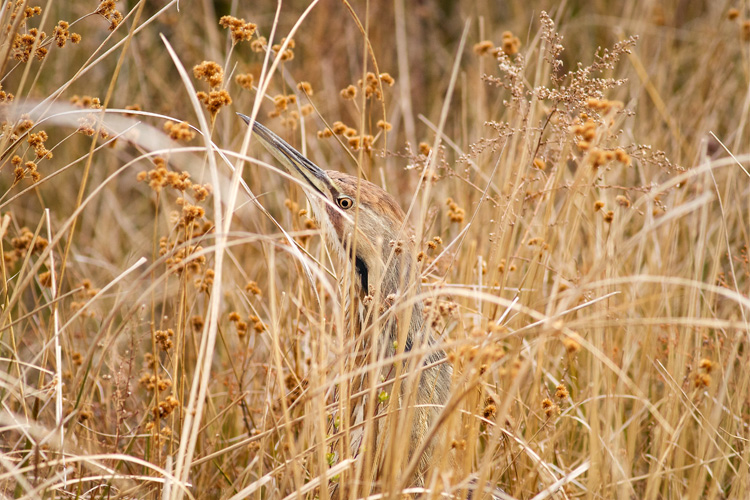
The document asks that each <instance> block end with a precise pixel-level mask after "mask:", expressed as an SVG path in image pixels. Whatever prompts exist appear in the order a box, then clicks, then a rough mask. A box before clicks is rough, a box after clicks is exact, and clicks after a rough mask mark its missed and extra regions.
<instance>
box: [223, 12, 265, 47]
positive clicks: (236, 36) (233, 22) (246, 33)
mask: <svg viewBox="0 0 750 500" xmlns="http://www.w3.org/2000/svg"><path fill="white" fill-rule="evenodd" d="M219 24H220V25H221V26H222V27H223V28H229V31H230V33H231V34H232V44H233V45H234V44H237V43H239V42H242V41H248V40H250V39H252V38H253V34H254V33H255V29H256V28H257V27H258V26H257V25H255V24H253V23H248V22H246V21H245V20H244V19H238V18H236V17H234V16H222V17H221V19H219Z"/></svg>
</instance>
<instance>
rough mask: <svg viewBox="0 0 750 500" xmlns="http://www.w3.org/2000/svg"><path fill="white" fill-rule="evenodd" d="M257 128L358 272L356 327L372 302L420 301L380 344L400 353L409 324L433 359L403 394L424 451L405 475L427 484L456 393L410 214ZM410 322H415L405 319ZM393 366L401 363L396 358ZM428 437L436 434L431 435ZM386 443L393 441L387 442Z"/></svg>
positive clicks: (385, 331)
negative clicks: (443, 418) (426, 297)
mask: <svg viewBox="0 0 750 500" xmlns="http://www.w3.org/2000/svg"><path fill="white" fill-rule="evenodd" d="M240 116H241V117H242V118H243V119H244V120H245V121H246V122H247V123H249V122H250V119H249V118H248V117H247V116H244V115H240ZM253 132H254V133H255V136H256V137H257V138H258V139H259V140H260V142H261V143H262V144H263V146H265V148H266V149H267V150H268V151H269V152H270V153H271V154H272V155H273V156H274V157H275V158H276V159H277V160H278V161H279V162H280V163H281V164H282V165H283V166H284V167H285V168H286V170H287V171H288V172H289V174H290V175H292V176H293V177H294V178H296V179H297V180H298V181H299V183H300V185H301V186H302V187H303V189H304V191H305V195H306V196H307V199H308V200H309V202H310V206H311V208H312V211H313V215H314V217H315V219H316V221H317V223H318V225H319V226H320V227H321V229H322V231H323V233H324V237H325V242H326V244H327V245H328V247H329V251H330V252H331V253H332V254H335V255H337V256H339V257H340V259H341V261H342V262H343V263H344V264H348V266H346V269H348V270H352V271H353V272H348V273H344V276H354V277H355V279H354V283H353V284H352V283H348V284H349V285H353V286H345V287H344V288H345V289H346V290H350V289H352V288H353V290H354V292H355V293H354V296H352V297H347V300H346V301H345V302H346V303H348V304H351V302H350V301H356V302H357V309H358V314H355V315H354V316H355V319H354V321H357V322H358V323H359V324H357V325H356V326H357V328H356V329H355V330H356V331H364V329H365V328H366V327H367V326H368V321H370V322H371V321H372V320H371V319H368V318H371V317H372V315H373V314H374V313H373V311H372V310H369V311H368V308H367V306H366V305H365V304H366V303H370V304H372V303H375V304H378V303H380V304H383V303H388V302H389V301H392V300H393V297H397V299H396V300H398V297H402V298H403V297H404V296H405V295H406V293H405V292H406V291H407V290H408V296H410V297H412V299H413V300H412V303H413V305H412V306H411V307H410V310H409V309H407V310H406V313H405V314H400V315H396V316H395V317H391V318H388V319H385V320H383V321H381V322H379V323H378V324H379V325H380V327H379V332H378V343H379V346H380V347H379V352H380V353H381V357H380V359H386V358H388V357H391V356H393V355H394V354H395V353H396V352H397V346H398V340H399V333H400V331H399V330H400V329H399V324H401V325H402V329H401V333H402V335H401V338H402V342H403V346H404V347H403V351H406V352H408V351H412V350H413V349H415V348H421V349H422V350H423V352H426V353H427V354H425V359H423V360H421V366H419V365H417V366H414V364H412V365H411V366H412V368H419V370H420V373H419V374H418V375H416V376H414V377H412V378H411V380H414V381H416V387H415V388H413V389H409V388H403V389H402V390H401V391H400V395H399V396H398V397H399V399H400V402H401V409H400V411H404V408H405V407H406V406H407V405H406V404H405V399H408V398H407V397H406V396H404V394H407V393H409V391H411V392H410V394H412V396H410V399H411V401H410V403H409V406H411V408H412V411H413V417H412V420H411V431H410V434H411V436H410V439H411V441H410V443H409V456H408V459H409V460H411V459H412V458H413V456H414V454H415V453H416V452H417V451H420V452H421V453H420V456H419V462H418V467H416V468H415V469H414V470H413V472H412V476H411V477H408V478H401V479H400V480H399V482H402V483H411V484H420V483H421V482H422V481H423V476H424V473H425V472H426V471H427V470H429V467H430V463H431V459H432V450H433V448H434V445H435V443H434V441H435V439H433V436H432V435H431V434H434V433H432V432H431V426H432V425H433V423H435V421H436V417H437V415H438V414H439V412H440V411H441V410H442V408H443V405H444V404H445V402H446V401H447V399H448V394H449V391H450V379H451V372H452V369H451V365H450V363H449V362H448V361H447V359H445V357H446V356H445V353H444V352H443V351H442V350H440V349H439V348H437V347H436V346H435V340H434V338H433V337H432V334H431V332H430V329H429V328H428V327H427V325H425V320H424V317H423V313H424V304H423V303H422V301H420V300H417V299H414V297H416V296H418V295H419V292H420V285H419V284H420V278H419V275H418V272H417V269H416V256H415V250H414V244H413V243H412V242H411V240H410V239H409V238H408V237H407V235H406V234H399V233H401V232H402V228H403V226H404V219H405V214H404V212H403V210H402V209H401V207H400V206H399V205H398V203H397V202H396V200H395V199H394V198H393V196H391V195H390V194H388V193H387V192H386V191H384V190H383V189H381V188H380V187H378V186H376V185H375V184H373V183H371V182H368V181H365V180H359V179H358V178H357V177H354V176H351V175H348V174H344V173H342V172H337V171H335V170H327V171H326V170H323V169H321V168H319V167H318V166H316V165H315V164H314V163H312V162H311V161H310V160H308V159H307V158H305V157H304V156H302V155H301V154H300V153H299V152H297V151H296V150H295V149H294V148H292V147H291V146H290V145H289V144H287V143H286V142H285V141H283V140H282V139H281V138H279V137H278V136H277V135H276V134H274V133H273V132H271V131H270V130H268V129H267V128H266V127H264V126H263V125H261V124H259V123H257V122H256V123H255V124H254V127H253ZM358 184H359V189H358ZM355 221H356V227H355ZM355 232H356V242H355ZM373 296H375V297H374V298H373ZM366 299H367V300H366ZM376 312H377V311H376ZM376 312H375V313H376ZM407 321H408V328H406V325H405V323H406V322H407ZM369 324H372V323H369ZM404 331H405V335H404V334H403V332H404ZM404 337H405V338H404ZM390 365H391V366H393V365H392V362H391V364H390ZM407 380H408V379H407ZM405 385H406V384H405ZM383 434H384V433H383ZM381 435H382V434H381ZM382 439H384V438H381V437H379V438H378V440H379V443H378V445H380V446H382V445H383V443H384V441H382ZM428 439H429V440H430V441H429V442H426V440H428ZM353 441H354V443H353V448H355V447H358V446H360V444H361V443H359V442H357V440H353ZM394 441H395V440H394ZM386 446H391V445H390V444H387V443H386ZM352 452H353V454H355V455H356V454H358V452H359V450H358V449H353V450H352ZM402 465H403V466H405V465H406V463H404V464H402Z"/></svg>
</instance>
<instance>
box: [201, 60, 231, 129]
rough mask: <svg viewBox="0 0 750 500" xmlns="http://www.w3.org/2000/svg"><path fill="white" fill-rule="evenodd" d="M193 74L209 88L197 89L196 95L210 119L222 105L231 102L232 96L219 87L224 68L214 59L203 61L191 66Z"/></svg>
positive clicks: (221, 82)
mask: <svg viewBox="0 0 750 500" xmlns="http://www.w3.org/2000/svg"><path fill="white" fill-rule="evenodd" d="M193 76H195V78H197V79H198V80H205V81H207V82H208V85H209V86H210V87H211V89H210V90H209V91H208V92H203V91H199V92H198V93H197V94H196V95H197V96H198V100H200V101H201V102H202V103H203V105H204V106H205V107H206V109H207V110H208V112H209V114H210V115H211V120H214V119H215V118H216V114H217V113H218V112H219V110H220V109H221V108H223V107H224V106H228V105H230V104H232V98H231V97H230V96H229V92H227V90H226V89H222V88H220V87H221V85H222V84H223V83H224V70H223V69H222V67H221V66H220V65H219V64H218V63H216V62H214V61H203V62H202V63H200V64H198V65H196V66H194V67H193Z"/></svg>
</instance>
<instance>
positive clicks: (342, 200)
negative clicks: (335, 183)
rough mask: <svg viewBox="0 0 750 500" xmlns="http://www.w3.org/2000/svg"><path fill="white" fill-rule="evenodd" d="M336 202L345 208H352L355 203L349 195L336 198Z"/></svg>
mask: <svg viewBox="0 0 750 500" xmlns="http://www.w3.org/2000/svg"><path fill="white" fill-rule="evenodd" d="M336 203H337V204H338V206H340V207H341V208H343V209H344V210H349V209H350V208H352V205H354V201H352V199H351V198H349V197H348V196H339V197H338V198H336Z"/></svg>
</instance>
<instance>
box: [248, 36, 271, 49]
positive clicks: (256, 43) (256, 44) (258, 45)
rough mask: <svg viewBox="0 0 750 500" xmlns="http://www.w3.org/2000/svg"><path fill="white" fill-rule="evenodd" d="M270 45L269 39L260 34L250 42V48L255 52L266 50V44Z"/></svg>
mask: <svg viewBox="0 0 750 500" xmlns="http://www.w3.org/2000/svg"><path fill="white" fill-rule="evenodd" d="M267 45H268V40H266V37H264V36H259V37H258V38H256V39H255V40H253V41H252V42H250V50H252V51H253V52H263V51H265V50H266V46H267Z"/></svg>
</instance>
